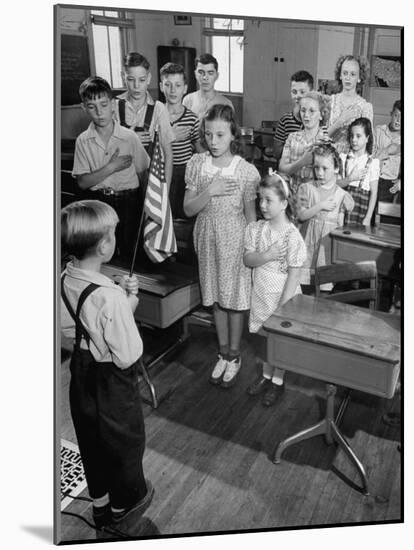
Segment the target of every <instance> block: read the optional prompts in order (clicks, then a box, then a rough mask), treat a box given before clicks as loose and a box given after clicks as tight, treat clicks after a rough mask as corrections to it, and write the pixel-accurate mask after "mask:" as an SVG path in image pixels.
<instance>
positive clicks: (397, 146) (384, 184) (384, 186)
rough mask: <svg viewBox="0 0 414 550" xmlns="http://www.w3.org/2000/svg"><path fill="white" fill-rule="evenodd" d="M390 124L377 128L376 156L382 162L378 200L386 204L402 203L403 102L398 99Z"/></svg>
mask: <svg viewBox="0 0 414 550" xmlns="http://www.w3.org/2000/svg"><path fill="white" fill-rule="evenodd" d="M390 116H391V119H390V122H389V123H388V124H381V125H380V126H377V127H376V128H375V141H374V144H375V149H374V156H375V157H377V158H378V159H379V160H380V178H379V180H378V200H379V201H384V202H399V201H400V189H401V183H400V165H401V100H400V99H398V100H397V101H396V102H395V103H394V105H393V107H392V111H391V113H390Z"/></svg>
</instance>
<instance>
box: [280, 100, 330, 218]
mask: <svg viewBox="0 0 414 550" xmlns="http://www.w3.org/2000/svg"><path fill="white" fill-rule="evenodd" d="M299 114H300V118H301V120H302V123H303V130H299V131H297V132H292V133H291V134H289V136H288V138H287V140H286V144H285V146H284V148H283V153H282V157H281V159H280V163H279V170H280V172H281V173H282V174H286V175H287V176H289V178H288V179H289V187H290V193H291V200H292V207H293V214H294V215H296V211H295V206H296V194H297V191H298V188H299V186H300V185H301V184H302V183H304V182H306V181H311V180H312V179H313V170H312V160H313V157H312V147H313V146H314V145H315V144H316V143H318V142H324V141H326V139H329V138H328V136H327V133H326V128H325V127H324V124H325V123H326V114H327V102H326V97H325V96H323V95H322V94H320V93H319V92H307V93H306V94H305V95H304V96H303V97H301V98H300V100H299Z"/></svg>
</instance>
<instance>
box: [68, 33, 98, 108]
mask: <svg viewBox="0 0 414 550" xmlns="http://www.w3.org/2000/svg"><path fill="white" fill-rule="evenodd" d="M90 75H91V69H90V63H89V48H88V39H87V37H86V36H75V35H69V34H62V36H61V94H62V105H75V104H77V103H79V102H80V98H79V86H80V85H81V83H82V82H83V81H84V80H85V78H87V77H88V76H90Z"/></svg>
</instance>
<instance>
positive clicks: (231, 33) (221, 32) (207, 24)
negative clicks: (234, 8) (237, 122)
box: [202, 16, 245, 97]
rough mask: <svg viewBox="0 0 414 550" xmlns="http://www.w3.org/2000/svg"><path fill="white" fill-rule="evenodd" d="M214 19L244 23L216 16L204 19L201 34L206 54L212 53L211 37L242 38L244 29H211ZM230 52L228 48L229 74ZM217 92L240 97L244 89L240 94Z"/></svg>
mask: <svg viewBox="0 0 414 550" xmlns="http://www.w3.org/2000/svg"><path fill="white" fill-rule="evenodd" d="M214 19H225V20H227V19H228V20H229V21H232V20H236V19H237V20H243V21H244V22H245V19H243V18H242V17H237V18H236V17H217V16H210V17H204V23H203V27H202V34H203V37H204V42H205V51H207V52H211V51H212V47H213V41H212V38H213V36H224V37H228V38H229V41H230V38H232V37H235V36H241V37H243V38H244V35H245V29H231V28H230V25H229V26H228V28H227V29H217V28H215V27H213V20H214ZM243 47H244V40H243ZM230 52H231V48H230V47H229V72H230V71H231V55H230ZM229 81H230V79H229ZM229 87H230V86H229ZM218 91H219V92H221V93H223V94H227V95H232V96H238V97H242V96H243V92H244V89H243V91H241V92H232V91H227V90H218Z"/></svg>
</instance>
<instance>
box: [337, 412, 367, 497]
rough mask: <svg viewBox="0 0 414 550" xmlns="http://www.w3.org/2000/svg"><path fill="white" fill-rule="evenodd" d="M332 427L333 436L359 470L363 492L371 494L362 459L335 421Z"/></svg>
mask: <svg viewBox="0 0 414 550" xmlns="http://www.w3.org/2000/svg"><path fill="white" fill-rule="evenodd" d="M331 429H332V435H333V438H334V439H335V441H336V442H337V443H338V445H339V447H342V449H343V450H344V451H345V454H346V456H347V457H348V458H349V460H350V461H351V462H352V463H353V464H354V465H355V467H356V469H357V470H358V474H359V477H360V478H361V482H362V492H363V493H364V495H365V496H368V495H369V491H368V479H367V475H366V473H365V469H364V466H363V465H362V463H361V461H360V460H359V458H358V457H357V455H356V454H355V453H354V451H353V450H352V448H351V446H350V445H349V443H348V442H347V441H346V439H345V438H344V436H343V435H342V434H341V432H340V431H339V430H338V428H337V426H336V424H335V422H332V424H331Z"/></svg>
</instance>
